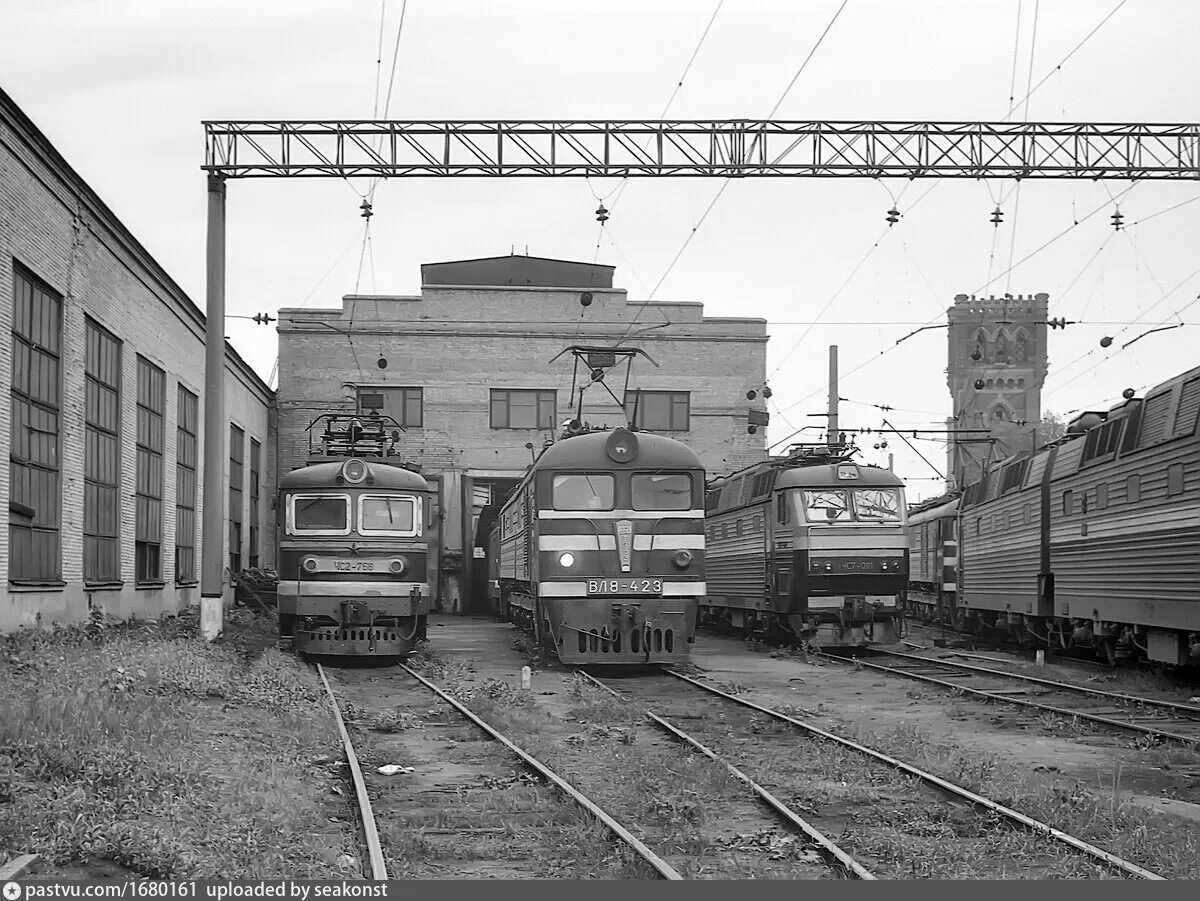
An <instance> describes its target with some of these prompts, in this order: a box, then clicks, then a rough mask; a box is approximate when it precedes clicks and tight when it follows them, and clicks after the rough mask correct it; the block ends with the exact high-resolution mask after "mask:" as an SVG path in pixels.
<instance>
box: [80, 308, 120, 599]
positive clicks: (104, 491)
mask: <svg viewBox="0 0 1200 901" xmlns="http://www.w3.org/2000/svg"><path fill="white" fill-rule="evenodd" d="M84 365H85V370H86V373H87V379H86V403H85V406H86V408H87V409H86V416H85V418H86V440H85V443H84V466H83V472H84V491H83V580H84V582H96V583H104V582H119V581H121V490H120V489H121V459H120V455H121V342H120V341H119V340H118V339H117V338H116V337H115V336H114V335H113V334H111V333H110V332H109V331H108V330H106V329H105V328H104V327H103V326H101V325H99V324H97V323H95V322H93V321H92V320H90V319H89V320H88V321H87V352H86V361H85V364H84Z"/></svg>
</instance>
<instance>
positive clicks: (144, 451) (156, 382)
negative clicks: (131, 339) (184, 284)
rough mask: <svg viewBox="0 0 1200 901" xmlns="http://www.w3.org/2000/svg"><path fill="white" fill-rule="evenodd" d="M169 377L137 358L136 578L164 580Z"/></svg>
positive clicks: (141, 579)
mask: <svg viewBox="0 0 1200 901" xmlns="http://www.w3.org/2000/svg"><path fill="white" fill-rule="evenodd" d="M166 402H167V401H166V375H165V374H164V373H163V371H162V370H161V369H159V368H158V367H157V366H155V365H154V364H153V363H151V362H150V361H149V360H147V359H145V358H144V357H138V358H137V486H136V490H135V492H134V496H135V498H136V503H135V522H136V526H135V534H134V578H135V579H136V581H138V582H161V581H162V528H163V525H162V493H163V462H162V461H163V414H164V411H165V408H166Z"/></svg>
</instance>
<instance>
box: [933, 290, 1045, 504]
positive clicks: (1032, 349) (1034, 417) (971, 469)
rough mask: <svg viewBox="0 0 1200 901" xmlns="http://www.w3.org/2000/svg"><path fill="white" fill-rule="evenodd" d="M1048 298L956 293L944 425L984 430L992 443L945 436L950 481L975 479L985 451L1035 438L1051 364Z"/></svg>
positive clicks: (1004, 452)
mask: <svg viewBox="0 0 1200 901" xmlns="http://www.w3.org/2000/svg"><path fill="white" fill-rule="evenodd" d="M1048 300H1049V295H1048V294H1030V295H1025V294H1018V295H1017V296H1016V297H1014V296H1013V295H1011V294H1005V295H1004V296H1002V297H986V298H983V297H978V298H977V297H975V296H973V295H972V296H967V295H966V294H959V295H958V296H957V297H955V298H954V306H952V307H951V308H950V310H949V319H950V329H949V332H950V339H949V365H948V366H947V368H946V384H947V386H948V387H949V388H950V397H951V398H952V400H953V401H954V412H953V415H952V416H951V418H950V419H948V420H947V421H946V427H947V429H950V430H954V429H989V430H990V431H991V436H992V437H993V438H995V439H996V442H995V443H994V444H992V445H991V446H990V450H989V445H988V444H986V443H982V442H980V443H970V442H964V441H950V442H949V444H948V445H947V457H948V459H947V466H948V469H947V477H948V479H949V480H950V485H951V487H952V488H953V487H962V486H963V485H969V484H971V483H972V482H974V481H976V480H977V479H978V478H979V476H980V473H981V471H982V467H983V465H984V463H985V461H987V459H988V458H989V455H990V457H991V459H1003V458H1005V457H1007V456H1009V455H1011V454H1015V453H1018V452H1020V451H1028V450H1029V449H1030V448H1031V447H1032V446H1033V443H1034V442H1035V441H1036V434H1035V431H1036V428H1037V425H1038V423H1039V421H1040V420H1041V416H1042V385H1043V383H1044V382H1045V380H1046V367H1047V363H1048V359H1047V354H1046V327H1047V326H1046V322H1047V320H1046V314H1047V301H1048ZM950 437H951V438H953V437H954V436H953V435H951V436H950ZM980 437H981V436H980Z"/></svg>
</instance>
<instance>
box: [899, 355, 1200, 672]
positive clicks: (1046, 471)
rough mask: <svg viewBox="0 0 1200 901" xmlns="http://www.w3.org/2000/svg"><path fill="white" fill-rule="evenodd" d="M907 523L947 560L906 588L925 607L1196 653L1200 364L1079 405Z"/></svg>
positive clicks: (1139, 651) (1170, 653) (1076, 641)
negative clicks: (1045, 440) (1060, 426)
mask: <svg viewBox="0 0 1200 901" xmlns="http://www.w3.org/2000/svg"><path fill="white" fill-rule="evenodd" d="M909 522H910V524H913V525H915V526H917V527H918V528H917V529H915V530H914V534H913V536H912V541H913V545H914V548H915V549H918V550H920V552H921V553H924V554H926V555H928V556H929V557H930V559H932V560H936V559H941V560H942V561H943V562H944V566H943V567H942V568H940V569H939V568H937V567H930V568H927V569H926V570H925V571H924V574H923V575H922V577H921V579H920V580H919V581H918V582H917V583H915V584H914V585H913V586H912V587H913V589H914V590H912V591H910V606H911V607H912V612H913V613H914V614H916V615H919V616H921V617H922V618H923V619H927V620H934V621H937V620H941V621H943V622H948V623H951V624H953V625H954V626H955V627H956V628H960V629H966V630H969V631H971V632H974V633H976V634H983V633H999V634H1001V635H1004V636H1007V637H1008V638H1011V639H1013V640H1015V641H1018V642H1021V643H1023V644H1025V645H1028V646H1029V647H1033V648H1045V649H1050V650H1053V651H1068V650H1070V651H1075V650H1081V651H1085V652H1090V653H1092V654H1094V656H1096V657H1098V658H1099V659H1101V660H1105V661H1107V662H1109V663H1115V662H1117V661H1118V660H1122V659H1137V660H1147V661H1150V662H1154V663H1160V664H1165V665H1169V666H1189V665H1190V666H1198V665H1200V367H1196V368H1193V369H1190V370H1188V371H1186V372H1182V373H1180V374H1179V375H1176V376H1175V377H1174V378H1171V379H1168V380H1166V381H1165V382H1163V383H1161V384H1159V385H1156V386H1154V387H1153V388H1151V389H1150V390H1149V391H1148V392H1147V393H1146V395H1145V396H1144V397H1137V396H1136V392H1135V391H1133V389H1128V390H1126V392H1125V397H1124V399H1123V400H1122V401H1121V402H1120V403H1119V404H1117V405H1116V406H1113V407H1112V408H1110V409H1108V410H1104V411H1087V412H1084V413H1080V414H1079V415H1078V416H1076V417H1075V419H1073V420H1072V421H1071V422H1070V423H1069V424H1068V427H1067V434H1066V435H1065V436H1063V437H1062V438H1060V439H1058V440H1057V441H1054V442H1052V443H1050V444H1047V445H1044V446H1043V447H1041V448H1039V449H1038V450H1037V451H1036V452H1035V453H1033V454H1030V453H1027V452H1026V453H1021V454H1017V455H1014V456H1012V457H1010V458H1008V459H1006V460H1002V461H999V462H997V463H994V464H992V465H991V466H989V467H987V469H986V470H985V471H984V473H983V475H982V478H980V479H979V480H978V481H976V482H974V483H973V484H970V485H967V486H965V487H964V488H963V489H962V491H961V493H959V494H955V495H950V496H947V497H945V498H941V499H937V500H934V501H930V502H927V503H926V504H923V505H921V507H920V508H919V509H914V510H913V511H910V520H909ZM935 524H936V525H935ZM939 579H940V584H939V582H938V580H939Z"/></svg>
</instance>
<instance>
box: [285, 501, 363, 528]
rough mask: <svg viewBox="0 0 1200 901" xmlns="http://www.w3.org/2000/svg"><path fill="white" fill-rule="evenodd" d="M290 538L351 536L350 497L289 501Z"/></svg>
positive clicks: (288, 522)
mask: <svg viewBox="0 0 1200 901" xmlns="http://www.w3.org/2000/svg"><path fill="white" fill-rule="evenodd" d="M287 516H288V521H287V531H288V534H289V535H349V534H350V496H349V495H346V494H293V495H292V496H291V497H289V498H288V507H287Z"/></svg>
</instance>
